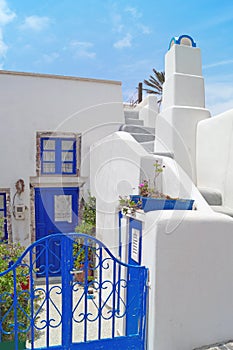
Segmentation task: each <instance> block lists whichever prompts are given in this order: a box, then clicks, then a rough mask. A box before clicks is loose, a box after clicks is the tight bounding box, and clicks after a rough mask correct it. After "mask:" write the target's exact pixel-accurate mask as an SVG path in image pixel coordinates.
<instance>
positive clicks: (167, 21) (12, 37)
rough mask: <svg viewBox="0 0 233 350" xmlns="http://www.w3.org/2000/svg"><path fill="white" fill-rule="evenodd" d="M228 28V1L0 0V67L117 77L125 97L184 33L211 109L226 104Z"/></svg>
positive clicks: (231, 67)
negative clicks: (193, 46)
mask: <svg viewBox="0 0 233 350" xmlns="http://www.w3.org/2000/svg"><path fill="white" fill-rule="evenodd" d="M232 32H233V1H230V0H221V1H219V0H218V1H216V0H195V1H186V2H184V1H183V0H164V1H161V2H158V1H155V0H150V1H149V0H144V1H141V0H140V1H139V0H134V1H131V0H128V1H127V0H124V1H123V0H115V1H112V0H57V1H54V0H47V1H45V0H22V1H20V0H0V68H1V69H5V70H14V71H25V72H37V73H50V74H61V75H72V76H79V77H90V78H101V79H110V80H120V81H122V84H123V85H122V89H123V96H124V100H125V101H127V100H129V99H131V98H133V97H136V87H137V84H138V82H139V81H143V79H145V78H148V77H149V75H150V74H151V72H152V68H156V69H157V70H163V69H164V55H165V53H166V51H167V48H168V44H169V41H170V39H171V37H172V36H179V35H181V34H188V35H191V36H192V37H193V38H194V40H195V41H196V42H197V46H198V47H200V48H201V50H202V61H203V75H204V78H205V85H206V105H207V107H208V108H210V110H211V112H212V113H213V115H214V114H217V113H220V112H223V111H225V110H227V109H229V108H233V44H232Z"/></svg>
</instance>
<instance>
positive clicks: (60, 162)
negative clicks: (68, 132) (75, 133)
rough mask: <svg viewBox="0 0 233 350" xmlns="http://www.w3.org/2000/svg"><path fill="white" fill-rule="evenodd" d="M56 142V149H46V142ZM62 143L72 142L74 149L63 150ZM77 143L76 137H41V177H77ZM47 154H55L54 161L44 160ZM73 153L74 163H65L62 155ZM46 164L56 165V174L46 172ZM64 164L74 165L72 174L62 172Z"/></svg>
mask: <svg viewBox="0 0 233 350" xmlns="http://www.w3.org/2000/svg"><path fill="white" fill-rule="evenodd" d="M49 140H52V141H55V147H54V149H45V147H44V141H49ZM62 141H72V142H73V147H72V148H71V149H67V150H65V149H62ZM76 143H77V140H76V138H75V137H72V136H70V137H68V136H67V137H66V136H61V137H58V136H41V137H40V173H41V175H68V176H74V175H76V172H77V170H76V168H77V160H76V156H77V155H76ZM46 152H54V154H55V156H54V160H52V161H50V160H44V159H43V155H44V153H46ZM63 152H64V153H72V154H73V159H72V161H69V160H68V161H66V160H65V161H64V160H62V153H63ZM44 164H54V172H48V171H44ZM64 164H72V172H67V171H63V170H62V166H63V165H64Z"/></svg>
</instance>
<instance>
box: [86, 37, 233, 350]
mask: <svg viewBox="0 0 233 350" xmlns="http://www.w3.org/2000/svg"><path fill="white" fill-rule="evenodd" d="M165 62H166V63H165V68H166V70H165V77H166V82H165V85H164V102H163V109H162V112H161V114H160V115H156V113H154V115H153V118H154V124H155V138H156V139H155V147H154V151H155V152H154V153H148V152H147V151H146V150H145V149H144V148H143V147H142V146H141V145H140V144H139V143H138V142H136V141H135V138H133V137H132V136H131V135H129V134H128V133H125V132H121V131H119V132H116V133H114V134H112V135H109V136H107V137H105V138H104V139H102V140H100V141H98V142H96V143H95V144H94V145H93V146H92V147H91V190H92V193H93V194H95V195H96V197H97V235H98V237H99V238H100V239H101V240H103V241H104V242H106V244H107V245H108V246H110V247H111V249H112V250H113V251H114V253H115V254H117V252H118V251H121V259H123V260H124V261H126V262H128V263H131V264H134V265H135V264H136V265H137V264H138V265H140V264H142V265H145V266H147V267H149V271H150V280H149V285H150V289H149V308H148V309H149V310H148V311H149V316H148V317H149V318H148V320H149V321H148V322H149V323H148V350H154V349H157V350H165V349H174V350H187V349H194V348H198V347H201V346H203V345H207V344H211V343H212V344H213V343H216V342H220V341H224V340H229V339H232V338H233V332H232V326H231V325H232V324H233V313H232V310H231V308H230V306H231V304H232V295H233V282H232V280H231V278H229V276H231V274H232V266H233V256H232V254H231V247H232V246H233V235H232V232H233V219H232V217H231V216H233V215H232V214H233V202H232V198H233V187H232V180H231V179H232V175H233V162H232V159H233V157H232V151H233V147H232V140H233V127H232V126H233V111H229V112H226V113H223V114H222V115H220V116H217V117H213V118H210V112H209V111H208V110H206V109H205V98H204V81H203V77H202V73H201V56H200V49H198V48H197V47H196V44H195V43H194V41H193V39H192V38H190V37H189V36H181V37H179V38H173V39H172V41H171V43H170V47H169V51H168V52H167V54H166V59H165ZM144 107H145V102H143V104H142V106H141V108H142V109H144ZM137 110H139V111H140V105H139V106H137ZM134 112H135V111H134ZM142 115H144V113H142ZM147 115H148V114H147ZM139 116H140V113H139ZM144 120H145V119H144ZM134 136H135V135H134ZM168 155H169V156H168ZM156 161H158V162H160V163H162V164H163V165H165V170H164V171H163V173H162V176H161V179H160V184H159V186H160V190H162V191H163V193H165V194H168V195H170V196H171V197H179V198H191V199H194V200H195V209H196V210H187V211H185V210H155V211H149V212H144V211H140V210H139V211H137V212H136V213H135V214H134V215H130V214H129V215H126V216H123V218H122V219H121V230H120V233H119V224H118V210H119V195H123V194H124V195H130V194H138V185H139V183H140V182H142V180H143V179H147V180H151V179H152V178H153V176H154V167H153V164H154V163H155V162H156ZM103 179H104V181H103ZM199 188H200V190H201V191H202V193H203V195H204V196H205V198H206V199H207V200H208V202H209V203H207V201H206V200H205V199H204V197H203V196H202V195H201V193H200V190H199ZM216 211H220V212H223V213H225V214H228V215H225V214H224V215H223V214H219V213H216ZM119 244H120V245H121V249H120V250H119V249H118V246H119ZM130 247H131V248H130ZM133 247H134V248H133Z"/></svg>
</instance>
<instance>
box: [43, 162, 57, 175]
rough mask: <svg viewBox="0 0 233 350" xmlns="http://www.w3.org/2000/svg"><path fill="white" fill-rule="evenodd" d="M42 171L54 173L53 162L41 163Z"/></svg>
mask: <svg viewBox="0 0 233 350" xmlns="http://www.w3.org/2000/svg"><path fill="white" fill-rule="evenodd" d="M43 172H44V173H55V164H53V163H44V164H43Z"/></svg>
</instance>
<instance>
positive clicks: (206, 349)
mask: <svg viewBox="0 0 233 350" xmlns="http://www.w3.org/2000/svg"><path fill="white" fill-rule="evenodd" d="M193 350H233V341H228V342H226V343H217V344H213V345H208V346H202V347H201V348H195V349H193Z"/></svg>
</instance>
